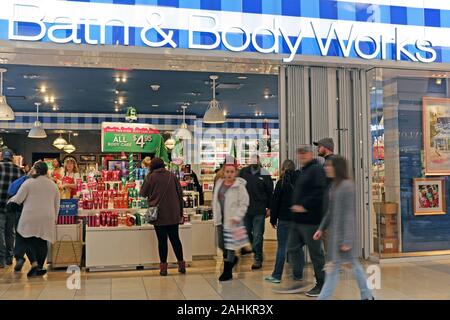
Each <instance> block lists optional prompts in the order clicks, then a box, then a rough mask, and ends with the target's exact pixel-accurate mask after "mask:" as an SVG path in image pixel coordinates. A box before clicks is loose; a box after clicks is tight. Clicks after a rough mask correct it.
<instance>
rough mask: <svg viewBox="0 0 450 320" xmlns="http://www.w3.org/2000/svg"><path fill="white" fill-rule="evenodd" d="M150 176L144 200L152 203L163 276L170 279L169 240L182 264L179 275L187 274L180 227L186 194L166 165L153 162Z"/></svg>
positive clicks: (155, 159)
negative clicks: (168, 261) (168, 271)
mask: <svg viewBox="0 0 450 320" xmlns="http://www.w3.org/2000/svg"><path fill="white" fill-rule="evenodd" d="M150 170H151V171H150V173H149V174H148V175H147V177H146V178H145V181H144V184H143V186H142V188H141V196H143V197H145V198H147V199H148V206H149V210H148V212H147V215H150V216H151V219H150V220H151V223H152V224H153V225H154V226H155V231H156V236H157V237H158V251H159V259H160V262H161V263H160V272H159V274H160V275H161V276H167V254H168V246H167V238H169V239H170V243H171V244H172V248H173V251H174V253H175V256H176V257H177V260H178V272H180V273H186V263H185V261H184V259H183V246H182V244H181V240H180V236H179V231H178V228H179V225H180V223H181V221H182V219H183V192H182V190H181V185H180V182H179V181H178V179H177V177H176V176H175V175H174V174H173V173H171V172H169V171H167V170H166V168H165V165H164V161H163V160H161V159H160V158H153V159H152V161H151V164H150Z"/></svg>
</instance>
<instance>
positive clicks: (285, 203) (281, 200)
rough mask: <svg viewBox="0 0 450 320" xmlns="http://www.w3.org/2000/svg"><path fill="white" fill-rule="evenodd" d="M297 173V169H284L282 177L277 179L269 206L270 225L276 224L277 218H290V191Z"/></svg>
mask: <svg viewBox="0 0 450 320" xmlns="http://www.w3.org/2000/svg"><path fill="white" fill-rule="evenodd" d="M299 174H300V172H299V171H286V172H285V175H284V177H283V179H280V180H278V182H277V185H276V186H275V191H274V192H273V196H272V201H271V207H270V223H271V224H272V225H276V224H277V221H278V220H282V221H291V220H292V215H293V213H292V211H291V206H292V193H293V191H294V186H295V182H296V180H297V178H298V176H299Z"/></svg>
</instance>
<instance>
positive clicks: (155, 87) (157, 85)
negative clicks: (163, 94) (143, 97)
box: [150, 84, 161, 91]
mask: <svg viewBox="0 0 450 320" xmlns="http://www.w3.org/2000/svg"><path fill="white" fill-rule="evenodd" d="M150 88H152V90H153V91H158V90H159V88H161V86H160V85H159V84H151V85H150Z"/></svg>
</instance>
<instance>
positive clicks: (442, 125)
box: [422, 97, 450, 176]
mask: <svg viewBox="0 0 450 320" xmlns="http://www.w3.org/2000/svg"><path fill="white" fill-rule="evenodd" d="M422 118H423V148H424V160H425V161H424V162H425V163H424V166H425V175H427V176H433V175H434V176H444V175H450V99H440V98H428V97H425V98H423V115H422Z"/></svg>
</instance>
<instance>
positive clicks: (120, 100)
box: [119, 97, 123, 105]
mask: <svg viewBox="0 0 450 320" xmlns="http://www.w3.org/2000/svg"><path fill="white" fill-rule="evenodd" d="M119 104H120V105H123V98H122V97H120V98H119Z"/></svg>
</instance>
